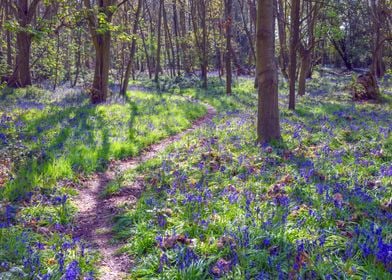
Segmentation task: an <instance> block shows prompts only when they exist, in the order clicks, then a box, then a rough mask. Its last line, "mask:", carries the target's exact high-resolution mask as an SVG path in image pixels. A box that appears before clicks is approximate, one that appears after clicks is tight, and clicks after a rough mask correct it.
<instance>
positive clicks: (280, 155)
mask: <svg viewBox="0 0 392 280" xmlns="http://www.w3.org/2000/svg"><path fill="white" fill-rule="evenodd" d="M323 98H324V97H323ZM312 102H314V100H310V101H309V104H311V105H314V104H312ZM343 108H344V110H336V111H335V112H332V113H326V114H323V115H320V116H317V117H316V116H315V117H314V118H309V117H308V116H306V117H304V116H302V115H300V114H296V113H294V116H293V117H284V118H282V128H283V135H284V137H285V139H288V142H289V144H288V146H290V147H291V148H290V149H291V150H287V148H281V147H278V148H276V147H270V146H261V147H255V146H254V142H253V141H254V135H253V134H252V133H250V131H254V122H255V119H254V115H253V114H249V113H244V112H242V111H238V110H237V111H229V112H226V113H224V114H220V115H219V118H218V120H217V122H216V124H210V125H209V126H207V127H206V128H205V129H203V130H201V131H199V132H198V134H197V136H195V139H196V138H197V144H196V145H189V143H187V145H186V147H183V148H180V149H178V150H175V151H174V152H171V154H169V155H168V156H167V158H166V159H165V160H164V162H163V164H162V166H161V168H158V169H157V172H156V176H157V177H156V178H158V180H154V181H153V182H154V183H153V184H152V188H153V189H155V190H157V192H159V194H158V195H157V197H156V198H155V199H156V200H155V202H154V203H152V204H151V205H150V207H151V208H154V209H155V208H171V209H177V210H178V213H174V214H173V215H174V216H172V217H171V218H170V223H168V221H167V217H166V216H165V215H158V216H157V217H156V219H157V222H156V223H155V224H157V225H158V228H157V229H156V230H157V231H158V233H159V234H162V235H164V234H165V233H166V232H168V231H169V230H172V229H175V228H177V227H179V228H181V227H183V223H186V224H187V225H189V227H187V230H185V232H184V234H189V235H190V238H192V239H195V240H196V242H195V243H194V244H193V246H189V245H181V246H179V247H181V250H179V249H178V248H177V247H174V248H172V249H170V250H168V251H164V252H161V255H160V258H159V265H158V266H159V269H158V271H157V273H166V272H167V271H172V270H175V269H178V270H183V269H184V268H186V267H188V266H189V260H191V261H192V262H193V263H200V262H201V263H203V261H205V263H209V265H205V266H204V267H203V268H201V269H202V270H204V273H207V274H208V275H209V276H208V277H210V278H220V277H224V276H225V275H227V274H230V275H231V276H233V275H235V273H236V271H238V270H240V271H242V274H241V275H244V276H245V278H246V279H288V278H290V277H295V278H296V279H316V278H318V277H320V276H321V275H323V276H324V277H325V279H334V278H336V277H337V278H344V277H348V276H349V275H356V274H358V275H363V271H364V270H365V272H367V271H369V273H370V272H371V268H369V267H365V268H364V266H365V265H366V264H368V263H369V261H370V263H371V262H373V261H375V262H377V263H378V264H379V265H380V266H379V267H381V268H380V269H381V270H382V272H381V273H390V272H391V267H392V263H391V258H392V250H391V248H392V244H391V243H390V239H389V237H388V236H387V234H386V233H385V232H384V233H382V230H381V228H390V226H391V222H390V221H391V218H392V211H391V209H389V208H387V207H380V205H379V202H380V201H383V199H385V198H386V197H385V194H386V193H388V189H387V187H388V184H390V183H391V181H390V180H389V179H388V177H390V174H392V173H391V172H392V169H391V168H392V166H391V165H390V163H389V162H388V160H387V159H388V154H387V153H388V152H389V153H390V151H386V150H385V147H384V143H385V141H386V139H387V138H388V137H390V134H391V132H392V124H391V123H390V122H389V121H388V120H389V119H391V118H392V115H391V112H388V111H386V110H385V109H382V108H379V107H377V109H375V110H368V109H366V107H364V108H360V107H357V106H352V105H347V106H346V105H343ZM374 124H377V125H374ZM364 133H365V134H366V135H368V136H369V138H370V139H371V140H369V139H367V140H365V141H364V140H363V139H362V138H361V137H360V135H361V134H364ZM317 137H318V138H317ZM302 143H306V144H302ZM389 157H390V155H389ZM361 172H364V173H363V174H366V175H363V174H362V173H361ZM162 192H164V194H162ZM161 197H162V198H164V199H161ZM151 201H153V200H151ZM388 205H389V204H388ZM388 207H389V206H388ZM234 213H235V214H234ZM221 220H223V221H224V222H221ZM371 221H375V222H374V224H373V226H370V225H371V224H372V222H371ZM353 225H355V227H354V226H353ZM217 229H219V230H217ZM188 230H189V231H188ZM214 231H215V232H216V231H219V234H218V233H214V234H212V233H211V232H214ZM222 232H224V234H222ZM341 240H344V241H345V242H342V241H341ZM200 244H209V246H212V247H214V244H218V245H217V246H218V252H219V253H218V254H219V256H220V258H217V257H216V253H214V254H208V253H201V252H200V250H199V249H198V246H199V245H200ZM342 244H343V245H342ZM203 246H206V245H203ZM203 248H204V247H203ZM203 250H205V248H204V249H203ZM211 250H212V249H211ZM214 252H216V251H214ZM253 254H254V257H252V256H253ZM174 256H175V258H176V259H173V258H174ZM331 256H335V257H336V258H339V259H340V260H341V263H343V264H344V265H340V264H339V262H334V261H332V259H331ZM184 258H185V260H184V267H177V266H176V265H174V264H175V263H176V260H180V259H181V260H182V259H184ZM348 262H351V263H354V265H351V266H349V268H347V267H345V263H348ZM320 267H322V268H323V269H320ZM359 267H362V270H361V269H358V268H359ZM383 275H384V274H383Z"/></svg>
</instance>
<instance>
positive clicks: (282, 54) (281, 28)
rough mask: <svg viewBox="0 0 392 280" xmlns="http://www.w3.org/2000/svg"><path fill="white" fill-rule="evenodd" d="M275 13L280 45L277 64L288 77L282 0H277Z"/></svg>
mask: <svg viewBox="0 0 392 280" xmlns="http://www.w3.org/2000/svg"><path fill="white" fill-rule="evenodd" d="M277 1H278V5H277V8H278V9H277V11H278V13H277V15H278V34H279V45H280V53H279V64H280V70H281V72H282V74H283V76H284V77H285V78H286V79H289V75H288V73H287V65H288V64H289V63H288V62H289V55H288V50H287V36H286V13H285V8H284V5H283V0H277Z"/></svg>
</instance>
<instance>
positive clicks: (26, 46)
mask: <svg viewBox="0 0 392 280" xmlns="http://www.w3.org/2000/svg"><path fill="white" fill-rule="evenodd" d="M30 53H31V35H30V34H29V33H27V32H25V31H19V32H18V33H17V35H16V64H15V67H14V72H13V74H12V76H11V77H10V78H9V80H8V86H9V87H14V88H19V87H26V86H30V85H31V73H30Z"/></svg>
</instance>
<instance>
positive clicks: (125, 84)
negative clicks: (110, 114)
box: [120, 0, 143, 95]
mask: <svg viewBox="0 0 392 280" xmlns="http://www.w3.org/2000/svg"><path fill="white" fill-rule="evenodd" d="M142 4H143V2H142V0H138V4H137V8H136V14H135V22H134V24H133V28H132V34H133V35H134V36H135V34H136V33H137V30H138V29H139V18H140V13H141V10H142ZM135 53H136V38H135V37H133V38H132V43H131V53H130V55H129V60H128V63H127V67H126V70H125V74H124V80H123V82H122V85H121V90H120V94H122V95H125V93H126V92H127V89H128V85H129V78H130V76H131V70H132V68H133V60H134V58H135Z"/></svg>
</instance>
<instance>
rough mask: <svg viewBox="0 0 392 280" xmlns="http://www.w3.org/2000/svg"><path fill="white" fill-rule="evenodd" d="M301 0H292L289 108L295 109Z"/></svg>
mask: <svg viewBox="0 0 392 280" xmlns="http://www.w3.org/2000/svg"><path fill="white" fill-rule="evenodd" d="M300 4H301V2H300V0H291V14H290V19H291V34H290V36H291V42H290V64H289V83H290V85H289V90H290V92H289V109H290V110H295V84H296V80H297V77H296V76H297V75H296V74H297V50H298V43H299V12H300Z"/></svg>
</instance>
